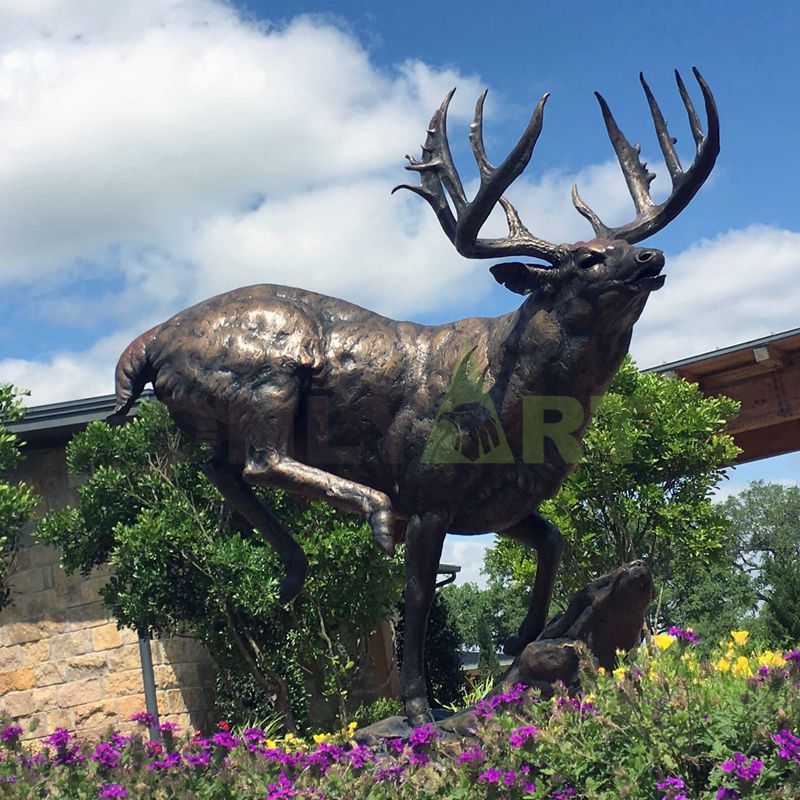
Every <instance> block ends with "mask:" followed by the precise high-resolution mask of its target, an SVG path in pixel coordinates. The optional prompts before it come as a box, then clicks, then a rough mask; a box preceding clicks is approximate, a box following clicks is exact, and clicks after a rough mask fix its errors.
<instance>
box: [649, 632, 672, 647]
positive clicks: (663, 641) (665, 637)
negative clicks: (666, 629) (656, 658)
mask: <svg viewBox="0 0 800 800" xmlns="http://www.w3.org/2000/svg"><path fill="white" fill-rule="evenodd" d="M674 642H675V637H674V636H670V635H669V634H668V633H657V634H656V635H655V636H654V637H653V644H654V645H655V646H656V647H657V648H658V649H659V650H662V651H663V650H669V648H670V647H672V645H673V643H674Z"/></svg>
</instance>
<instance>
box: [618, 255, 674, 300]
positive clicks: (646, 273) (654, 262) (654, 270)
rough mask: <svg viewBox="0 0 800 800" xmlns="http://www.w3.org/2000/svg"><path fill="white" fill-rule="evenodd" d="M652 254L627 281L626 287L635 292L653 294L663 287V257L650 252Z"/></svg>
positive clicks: (665, 277) (664, 277)
mask: <svg viewBox="0 0 800 800" xmlns="http://www.w3.org/2000/svg"><path fill="white" fill-rule="evenodd" d="M650 254H652V255H651V256H650V257H648V258H647V260H646V261H644V267H643V268H642V269H640V270H639V271H638V272H637V273H636V275H634V276H633V277H632V278H631V279H630V280H629V281H626V284H625V285H626V286H627V287H628V288H629V289H632V290H633V291H635V292H654V291H656V290H657V289H660V288H661V287H662V286H663V285H664V281H665V280H666V279H667V276H666V275H662V274H661V270H662V269H664V256H663V255H661V253H656V252H655V251H650Z"/></svg>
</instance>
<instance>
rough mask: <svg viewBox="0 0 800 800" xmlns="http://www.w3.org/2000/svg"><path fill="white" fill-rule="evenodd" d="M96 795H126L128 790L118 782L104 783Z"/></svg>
mask: <svg viewBox="0 0 800 800" xmlns="http://www.w3.org/2000/svg"><path fill="white" fill-rule="evenodd" d="M97 796H98V797H127V796H128V790H127V789H126V788H125V787H124V786H120V785H119V784H118V783H104V784H103V785H102V786H101V787H100V792H99V794H98V795H97Z"/></svg>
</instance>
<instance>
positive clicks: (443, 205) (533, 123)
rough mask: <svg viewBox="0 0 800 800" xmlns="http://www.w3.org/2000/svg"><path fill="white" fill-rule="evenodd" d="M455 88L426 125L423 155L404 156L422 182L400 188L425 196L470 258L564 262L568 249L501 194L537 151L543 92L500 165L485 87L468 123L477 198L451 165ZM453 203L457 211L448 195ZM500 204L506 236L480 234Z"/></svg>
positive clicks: (544, 101)
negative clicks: (490, 135) (493, 154)
mask: <svg viewBox="0 0 800 800" xmlns="http://www.w3.org/2000/svg"><path fill="white" fill-rule="evenodd" d="M454 93H455V89H453V90H452V91H451V92H450V93H449V94H448V95H447V97H445V99H444V101H443V102H442V104H441V106H439V108H438V109H437V110H436V112H435V113H434V115H433V117H432V118H431V122H430V125H429V126H428V136H427V138H426V139H425V144H424V145H422V159H421V160H420V161H417V160H416V159H415V158H412V157H411V156H408V155H407V156H406V158H407V159H408V165H407V166H406V169H408V170H411V171H413V172H418V173H419V179H420V185H419V186H412V185H410V184H401V185H400V186H395V188H394V189H393V190H392V194H394V192H396V191H397V190H398V189H409V190H410V191H412V192H414V193H415V194H418V195H419V196H420V197H423V198H424V199H425V200H426V201H427V202H428V203H429V204H430V205H431V207H432V208H433V210H434V213H435V214H436V217H437V219H438V220H439V224H440V225H441V226H442V229H443V230H444V232H445V234H447V237H448V239H450V241H451V242H452V243H453V244H454V245H455V247H456V250H458V252H459V253H461V255H462V256H466V257H467V258H496V257H501V256H508V255H518V256H534V257H536V258H541V259H544V260H545V261H548V262H550V263H551V264H553V265H556V264H558V263H560V262H561V261H562V260H563V259H564V258H565V257H566V256H567V250H566V249H565V248H564V247H561V246H559V245H554V244H551V243H550V242H546V241H544V239H539V238H538V237H536V236H534V235H533V234H532V233H531V232H530V231H529V230H528V229H527V228H526V227H525V226H524V225H523V224H522V221H521V220H520V218H519V214H517V211H516V209H515V208H514V206H512V205H511V203H509V202H508V200H506V198H505V197H503V196H502V195H503V192H504V191H505V190H506V189H507V188H508V187H509V186H510V185H511V184H512V183H513V182H514V180H515V179H516V178H517V177H518V176H519V175H520V174H521V173H522V171H523V170H524V169H525V167H526V166H527V165H528V162H529V161H530V159H531V155H532V154H533V148H534V146H535V145H536V140H537V139H538V138H539V134H540V133H541V130H542V115H543V112H544V104H545V103H546V102H547V98H548V97H549V95H547V94H545V95H544V97H542V99H541V100H540V101H539V103H538V104H537V106H536V108H535V109H534V112H533V115H532V116H531V119H530V122H528V126H527V127H526V128H525V131H524V133H523V134H522V137H521V138H520V140H519V142H517V144H516V146H515V147H514V149H513V150H512V151H511V152H510V153H509V154H508V156H507V158H506V159H505V161H503V163H502V164H500V166H499V167H493V166H492V165H491V164H490V163H489V160H488V158H487V157H486V150H485V148H484V145H483V104H484V102H485V100H486V92H484V93H483V94H482V95H481V96H480V98H479V99H478V102H477V104H476V106H475V119H474V120H473V122H472V125H471V128H470V135H469V140H470V144H471V145H472V152H473V155H474V156H475V161H476V162H477V164H478V171H479V172H480V179H481V183H480V188H479V189H478V191H477V193H476V195H475V199H474V200H472V201H471V202H468V201H467V198H466V195H465V194H464V187H463V185H462V183H461V178H459V176H458V172H457V170H456V168H455V165H454V164H453V158H452V156H451V154H450V145H449V143H448V141H447V109H448V107H449V106H450V101H451V100H452V98H453V94H454ZM448 195H449V197H450V200H451V201H452V203H453V206H454V208H455V212H456V213H455V216H454V215H453V212H452V210H451V209H450V205H449V203H448V201H447V197H448ZM496 203H500V205H501V206H502V207H503V210H504V211H505V214H506V220H507V222H508V236H506V237H504V238H502V239H478V233H480V229H481V228H482V227H483V224H484V222H486V220H487V218H488V217H489V214H490V213H491V211H492V209H493V208H494V206H495V204H496Z"/></svg>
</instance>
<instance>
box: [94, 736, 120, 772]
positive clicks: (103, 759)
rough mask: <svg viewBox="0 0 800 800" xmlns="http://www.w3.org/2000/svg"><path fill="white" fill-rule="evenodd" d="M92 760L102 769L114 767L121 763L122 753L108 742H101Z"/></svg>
mask: <svg viewBox="0 0 800 800" xmlns="http://www.w3.org/2000/svg"><path fill="white" fill-rule="evenodd" d="M92 761H94V762H96V763H97V765H98V766H99V767H100V769H114V768H115V767H118V766H119V765H120V762H121V761H122V753H120V752H119V750H116V749H115V748H114V747H113V746H112V745H110V744H108V743H107V742H101V743H100V744H98V745H97V747H96V748H95V751H94V753H93V754H92Z"/></svg>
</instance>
